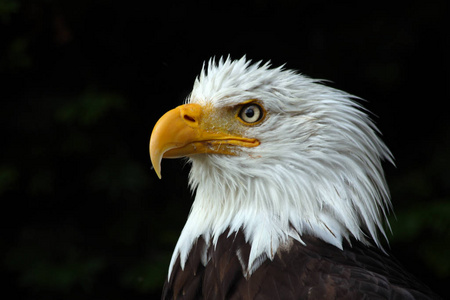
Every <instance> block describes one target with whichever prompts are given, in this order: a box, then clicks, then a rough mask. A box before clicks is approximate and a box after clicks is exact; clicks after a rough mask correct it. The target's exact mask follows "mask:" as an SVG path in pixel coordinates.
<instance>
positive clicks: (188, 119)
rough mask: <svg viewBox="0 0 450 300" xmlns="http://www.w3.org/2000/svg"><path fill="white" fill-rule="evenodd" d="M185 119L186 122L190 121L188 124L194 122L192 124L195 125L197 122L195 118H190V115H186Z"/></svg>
mask: <svg viewBox="0 0 450 300" xmlns="http://www.w3.org/2000/svg"><path fill="white" fill-rule="evenodd" d="M183 118H184V119H185V120H186V121H188V122H192V123H195V122H196V121H195V119H194V118H193V117H191V116H188V115H184V116H183Z"/></svg>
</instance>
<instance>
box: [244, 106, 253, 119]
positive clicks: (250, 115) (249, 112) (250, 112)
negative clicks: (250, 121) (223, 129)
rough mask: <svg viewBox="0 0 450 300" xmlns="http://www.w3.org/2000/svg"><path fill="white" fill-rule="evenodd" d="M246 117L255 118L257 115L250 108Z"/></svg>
mask: <svg viewBox="0 0 450 300" xmlns="http://www.w3.org/2000/svg"><path fill="white" fill-rule="evenodd" d="M245 115H246V116H247V118H253V116H254V115H255V111H254V110H253V108H251V107H249V108H247V110H246V112H245Z"/></svg>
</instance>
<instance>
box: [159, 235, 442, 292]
mask: <svg viewBox="0 0 450 300" xmlns="http://www.w3.org/2000/svg"><path fill="white" fill-rule="evenodd" d="M227 235H228V232H225V233H223V234H222V235H221V236H220V237H219V240H218V242H217V247H215V248H214V247H209V249H207V253H208V259H209V260H208V263H207V264H206V266H204V265H203V264H202V261H201V257H202V253H204V249H205V247H206V243H205V241H204V240H203V239H202V238H199V239H198V240H197V242H196V243H195V244H194V245H193V248H192V250H191V251H190V254H189V257H188V259H187V261H186V264H185V267H184V269H182V268H181V266H180V261H179V258H178V259H177V261H176V262H175V265H174V267H173V270H172V273H171V276H170V278H169V279H168V281H167V282H166V284H165V286H164V290H163V297H162V298H163V299H261V300H262V299H271V300H275V299H311V300H312V299H439V297H438V296H436V295H433V294H432V292H431V291H430V290H429V289H428V288H427V287H426V286H424V285H422V284H421V283H419V282H418V281H417V280H416V279H415V278H414V277H412V276H411V275H410V274H408V273H407V272H405V271H404V270H403V268H401V266H400V265H399V264H398V262H397V261H395V260H394V259H393V258H392V257H390V256H388V255H386V254H384V253H383V252H381V251H380V250H378V249H375V248H368V247H366V246H364V245H362V244H360V243H358V242H356V241H352V246H350V245H349V244H348V243H344V249H343V250H340V249H338V248H336V247H335V246H333V245H330V244H327V243H326V242H324V241H322V240H320V239H318V238H315V237H312V236H303V237H302V239H303V241H304V242H305V243H306V246H305V245H303V244H301V243H300V242H298V241H294V242H293V243H292V245H291V247H290V248H289V249H285V250H281V251H278V252H277V254H276V255H275V256H274V259H273V260H270V259H267V258H266V259H265V261H264V262H263V263H262V265H261V266H260V267H259V268H257V269H256V270H255V271H254V272H253V273H252V274H251V275H250V276H246V274H244V272H243V268H242V264H243V263H244V266H245V262H246V261H248V257H249V254H250V245H249V244H248V243H246V242H245V238H244V234H243V233H242V232H240V231H239V232H237V233H232V234H231V235H230V236H228V237H227ZM238 253H239V254H238ZM263 259H264V258H263Z"/></svg>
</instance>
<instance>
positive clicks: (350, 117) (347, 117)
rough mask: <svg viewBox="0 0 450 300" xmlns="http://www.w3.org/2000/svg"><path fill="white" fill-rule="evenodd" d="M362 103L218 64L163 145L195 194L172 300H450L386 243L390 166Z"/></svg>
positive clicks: (159, 131)
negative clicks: (185, 171) (183, 162)
mask: <svg viewBox="0 0 450 300" xmlns="http://www.w3.org/2000/svg"><path fill="white" fill-rule="evenodd" d="M356 100H357V98H356V97H354V96H352V95H349V94H347V93H345V92H343V91H340V90H337V89H334V88H331V87H328V86H326V85H324V84H323V83H322V82H321V81H319V80H315V79H311V78H309V77H306V76H304V75H301V74H299V73H297V72H295V71H291V70H287V69H285V68H284V67H278V68H272V67H271V66H270V64H269V63H265V64H264V63H262V62H259V63H252V62H251V61H249V60H247V58H246V57H243V58H241V59H238V60H232V59H231V58H229V57H228V58H221V59H218V60H215V59H211V60H210V61H209V62H208V63H206V64H205V65H204V67H203V69H202V71H201V73H200V75H199V76H198V77H197V79H196V80H195V83H194V87H193V90H192V92H191V93H190V95H189V96H188V97H187V100H186V103H185V104H184V105H180V106H178V107H176V108H174V109H172V110H170V111H169V112H167V113H166V114H164V115H163V116H162V117H161V118H160V119H159V121H158V122H157V123H156V125H155V127H154V129H153V132H152V135H151V138H150V156H151V161H152V164H153V167H154V169H155V171H156V173H157V175H158V176H159V177H161V160H162V159H163V158H178V157H186V158H187V160H188V162H189V164H190V166H191V169H190V173H189V185H190V187H191V189H192V190H193V192H194V194H195V199H194V202H193V204H192V208H191V211H190V213H189V217H188V219H187V221H186V224H185V226H184V229H183V230H182V232H181V235H180V237H179V239H178V242H177V244H176V247H175V250H174V252H173V256H172V260H171V262H170V265H169V270H168V277H167V281H166V282H165V286H164V288H163V296H162V298H163V299H438V298H439V297H438V296H436V295H435V294H433V292H431V291H430V290H429V288H428V287H426V286H425V285H423V284H421V283H420V282H419V281H418V280H416V279H415V277H414V276H412V275H410V274H409V273H408V272H407V271H405V270H404V269H403V268H402V267H401V266H400V264H399V263H398V262H397V261H396V260H395V258H393V257H392V255H390V254H389V253H388V252H387V250H386V248H387V247H386V246H383V243H384V240H386V239H387V238H386V231H389V230H390V228H389V224H388V222H387V215H388V214H389V213H390V211H391V202H390V195H389V190H388V187H387V184H386V181H385V176H384V172H383V168H382V161H387V162H390V163H392V161H393V158H392V155H391V153H390V151H389V149H388V148H387V147H386V145H385V144H384V143H383V142H382V141H381V139H380V137H379V132H378V130H377V128H376V127H375V125H374V123H373V122H372V121H371V119H370V118H369V116H368V114H367V112H366V111H365V110H364V109H363V108H362V107H361V106H360V104H358V102H357V101H356Z"/></svg>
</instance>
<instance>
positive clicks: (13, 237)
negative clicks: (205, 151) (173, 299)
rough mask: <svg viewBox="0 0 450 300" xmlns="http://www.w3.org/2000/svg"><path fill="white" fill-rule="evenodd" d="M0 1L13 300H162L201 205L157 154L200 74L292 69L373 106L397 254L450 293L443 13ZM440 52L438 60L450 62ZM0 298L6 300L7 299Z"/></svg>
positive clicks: (3, 173)
mask: <svg viewBox="0 0 450 300" xmlns="http://www.w3.org/2000/svg"><path fill="white" fill-rule="evenodd" d="M426 3H427V4H425V2H419V1H413V2H411V3H409V4H408V5H406V7H405V6H402V7H398V8H397V7H395V6H393V5H392V3H391V4H389V6H388V7H387V6H385V5H384V4H381V3H380V4H377V6H375V7H370V9H369V8H367V5H365V4H364V5H351V4H346V5H341V4H331V3H327V2H323V1H319V2H317V3H314V2H310V1H305V2H301V1H298V2H295V1H287V0H286V1H280V2H278V3H273V2H271V1H264V0H263V1H251V2H237V3H233V2H228V3H225V2H224V3H214V2H212V1H198V2H195V3H189V2H180V3H176V2H170V3H168V2H167V3H163V4H161V3H160V4H158V5H156V4H154V3H153V4H151V3H147V4H141V3H128V2H122V1H88V0H78V1H70V0H69V1H55V0H38V1H29V0H0V101H1V104H0V105H1V106H0V122H1V123H0V125H1V126H0V128H1V129H0V130H1V133H2V134H1V142H0V152H1V157H0V159H1V160H0V199H1V202H2V205H3V208H2V210H1V211H2V213H3V216H2V218H1V220H2V223H1V224H2V225H1V239H2V242H1V246H0V251H1V252H0V254H1V261H0V263H1V267H2V275H3V276H2V279H3V283H4V286H6V290H7V292H8V291H10V292H12V293H13V294H14V295H15V297H16V298H19V299H49V298H50V299H56V298H58V299H59V298H63V299H80V298H83V299H99V298H104V299H123V298H126V299H153V298H154V299H158V298H159V297H160V292H161V288H162V284H163V282H164V280H165V277H166V274H167V268H168V264H169V260H170V257H171V254H172V250H173V247H174V245H175V243H176V241H177V238H178V235H179V233H180V231H181V229H182V227H183V224H184V222H185V220H186V217H187V215H188V212H189V208H190V204H191V199H192V198H191V192H190V191H189V190H188V188H187V174H188V171H189V168H188V167H187V166H185V165H184V162H183V161H178V160H173V161H164V162H163V179H162V180H158V179H157V177H156V175H155V174H154V172H153V170H152V169H151V164H150V160H149V155H148V141H149V137H150V134H151V130H152V128H153V125H154V124H155V122H156V121H157V119H158V118H159V117H160V116H161V115H162V114H163V113H164V112H165V111H167V110H168V109H170V108H172V107H174V106H176V105H179V104H180V103H182V101H183V100H184V97H186V96H187V95H188V93H189V89H190V87H191V85H192V83H193V81H194V78H195V76H196V74H197V73H198V72H199V70H200V68H201V66H202V63H203V61H204V60H207V59H209V57H211V56H220V55H228V54H231V55H232V57H234V58H239V57H241V56H242V55H244V54H247V55H248V57H249V58H252V59H255V60H259V59H263V60H270V59H271V60H272V61H273V64H274V65H280V64H283V63H285V62H287V66H288V67H289V68H293V69H298V70H300V71H301V72H302V73H305V74H308V75H310V76H312V77H316V78H326V79H330V80H332V81H334V82H335V83H332V84H331V85H333V86H335V87H337V88H340V89H344V90H346V91H349V92H351V93H354V94H356V95H358V96H361V97H362V98H364V99H367V100H368V102H365V103H363V104H364V106H366V107H368V109H369V110H371V111H373V112H374V113H375V114H376V115H377V116H379V117H374V119H375V120H376V123H377V124H378V125H379V127H380V129H381V131H382V132H383V134H384V140H385V141H386V143H387V144H388V146H389V147H390V148H391V149H392V151H393V153H394V156H395V157H396V168H394V167H392V166H389V165H386V174H387V180H388V183H389V185H390V187H391V192H392V199H393V203H394V210H395V214H392V215H391V221H390V223H391V227H392V232H393V234H392V236H389V240H390V248H391V251H392V252H393V253H394V255H395V256H396V257H397V258H398V259H399V260H400V261H401V262H402V263H403V264H404V265H405V266H406V267H407V268H408V269H409V270H410V271H411V272H413V273H414V274H415V275H416V276H417V277H419V278H420V279H421V280H423V281H425V282H426V283H427V284H428V285H430V286H431V287H432V288H433V289H435V290H436V291H437V292H439V293H441V294H443V295H444V294H445V293H446V285H445V283H446V282H448V280H449V279H450V255H449V253H450V175H449V174H450V173H449V171H448V170H450V142H449V141H450V139H449V138H450V123H449V122H448V116H447V113H446V109H445V108H444V105H447V104H446V103H445V102H446V101H444V100H448V71H447V70H448V60H447V59H445V58H444V57H447V52H448V35H447V34H446V32H445V31H444V29H443V28H446V27H445V26H443V24H444V20H445V19H446V18H447V17H448V15H447V12H448V11H447V5H446V3H445V1H434V2H426ZM444 54H445V55H444ZM7 292H6V293H5V294H8V293H7Z"/></svg>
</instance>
